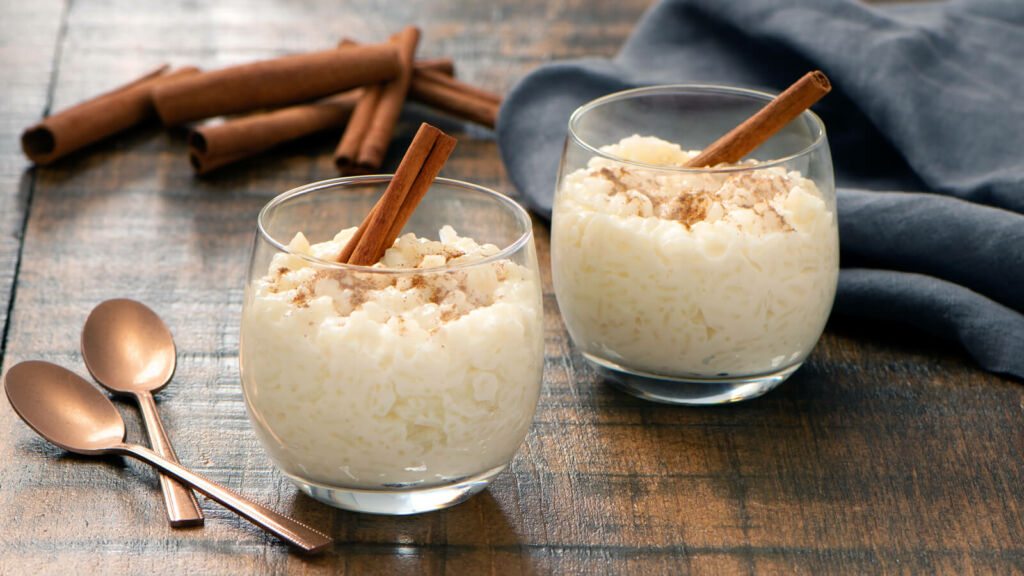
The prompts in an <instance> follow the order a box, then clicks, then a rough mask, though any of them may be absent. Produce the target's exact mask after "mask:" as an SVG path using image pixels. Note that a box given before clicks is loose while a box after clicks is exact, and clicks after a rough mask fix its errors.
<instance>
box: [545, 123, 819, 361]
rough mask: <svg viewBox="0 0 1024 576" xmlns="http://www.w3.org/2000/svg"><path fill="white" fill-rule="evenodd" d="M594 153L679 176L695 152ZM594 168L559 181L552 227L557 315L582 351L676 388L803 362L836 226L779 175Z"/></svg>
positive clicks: (650, 146) (650, 148)
mask: <svg viewBox="0 0 1024 576" xmlns="http://www.w3.org/2000/svg"><path fill="white" fill-rule="evenodd" d="M601 151H602V152H604V153H606V154H609V155H611V156H614V157H616V158H621V159H623V160H626V161H629V162H635V163H643V164H652V165H658V166H666V167H680V168H681V167H682V166H683V165H684V164H685V162H686V161H687V160H689V159H690V158H692V157H693V156H695V155H696V154H697V152H690V151H684V150H681V149H680V147H679V146H678V145H676V144H672V143H669V142H666V141H664V140H660V139H658V138H653V137H644V136H631V137H628V138H625V139H623V140H621V141H620V142H619V143H617V144H613V145H609V146H605V147H603V148H601ZM629 162H625V163H623V162H615V161H613V160H611V159H608V158H603V157H599V156H595V157H593V158H591V159H590V161H589V162H588V164H587V166H586V167H585V168H581V169H579V170H576V171H575V172H572V173H570V174H568V175H566V176H565V177H564V178H563V181H562V182H561V187H562V189H561V190H560V191H559V193H558V194H557V195H556V205H555V209H554V220H553V223H552V232H551V234H552V273H553V275H554V280H555V292H556V295H557V298H558V304H559V307H560V309H561V311H562V315H563V317H564V318H565V320H566V324H567V325H568V328H569V331H570V333H571V335H572V337H573V341H574V342H575V343H576V345H577V346H578V347H580V348H581V349H582V350H583V351H584V352H586V353H588V354H590V355H592V356H596V357H598V358H600V359H603V360H606V361H610V362H613V363H615V364H619V365H621V366H623V367H625V368H629V369H632V370H636V371H640V372H648V373H653V374H657V375H661V376H674V377H680V378H686V377H691V378H716V377H740V376H749V375H757V374H767V373H771V372H774V371H779V370H782V369H785V368H787V367H790V366H794V365H796V364H798V363H799V362H801V361H802V360H803V358H804V357H805V356H806V355H807V353H808V352H809V351H810V349H811V348H812V347H813V346H814V343H815V342H816V341H817V339H818V337H819V336H820V335H821V332H822V330H823V328H824V325H825V321H826V319H827V318H828V314H829V311H830V310H831V307H832V300H833V297H834V296H835V288H836V279H837V276H838V268H839V265H838V260H839V256H838V253H839V252H838V233H837V228H836V222H835V216H834V214H833V211H832V208H831V207H830V206H829V203H827V202H826V201H825V199H824V198H823V197H822V194H821V193H820V192H819V190H818V188H817V187H816V186H815V184H814V182H813V181H811V180H810V179H808V178H806V177H804V176H803V175H801V174H800V173H799V172H796V171H791V172H787V171H786V170H785V169H784V168H782V167H768V168H762V169H755V168H756V167H757V166H758V163H757V162H755V161H747V162H745V163H743V164H741V165H739V166H744V167H746V166H749V167H750V168H751V169H750V170H743V171H733V172H682V171H670V170H657V169H653V168H645V167H643V166H640V165H638V164H631V163H629Z"/></svg>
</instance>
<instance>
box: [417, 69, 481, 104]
mask: <svg viewBox="0 0 1024 576" xmlns="http://www.w3.org/2000/svg"><path fill="white" fill-rule="evenodd" d="M416 78H417V79H418V80H420V81H424V82H433V83H435V84H440V85H442V86H444V87H446V88H450V89H452V90H456V91H458V92H462V93H464V94H468V95H470V96H473V97H475V98H479V99H480V100H484V101H487V102H491V103H493V104H501V95H500V94H495V93H494V92H491V91H489V90H484V89H483V88H479V87H477V86H473V85H472V84H466V83H465V82H460V81H459V80H456V79H455V78H452V77H451V75H450V74H447V75H446V74H443V73H440V72H438V71H435V70H423V69H420V70H417V73H416Z"/></svg>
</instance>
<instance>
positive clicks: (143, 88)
mask: <svg viewBox="0 0 1024 576" xmlns="http://www.w3.org/2000/svg"><path fill="white" fill-rule="evenodd" d="M169 68H170V66H168V65H167V64H164V65H163V66H160V67H159V68H157V69H156V70H153V71H152V72H149V73H147V74H145V75H144V76H142V77H141V78H138V79H137V80H133V81H132V82H129V83H128V84H125V85H124V86H121V87H120V88H116V89H114V90H111V91H110V92H107V93H105V94H101V95H99V96H97V97H95V98H93V99H91V100H87V101H85V102H82V103H81V104H78V105H75V106H72V107H71V108H68V109H66V110H63V111H61V112H58V113H57V114H54V115H52V116H50V117H48V118H46V119H44V120H43V121H42V122H40V123H38V124H36V125H35V126H32V127H30V128H28V129H27V130H25V132H24V133H22V135H21V148H22V150H24V152H25V155H26V156H28V157H29V159H31V160H32V161H33V162H35V163H36V164H39V165H41V166H44V165H46V164H50V163H52V162H54V161H55V160H57V159H59V158H61V157H63V156H65V155H66V154H69V153H71V152H74V151H75V150H78V149H79V148H82V147H83V146H86V145H88V144H92V143H94V142H98V141H99V140H102V139H104V138H106V137H108V136H112V135H114V134H117V133H118V132H121V131H123V130H126V129H128V128H131V127H132V126H134V125H136V124H139V123H141V122H144V121H146V120H149V119H150V118H153V117H155V116H156V111H155V110H154V108H153V88H154V87H155V86H158V85H159V84H161V83H164V82H167V81H173V80H175V79H177V78H181V77H185V76H188V75H191V74H198V73H199V69H198V68H192V67H187V68H180V69H178V70H175V71H173V72H168V70H169Z"/></svg>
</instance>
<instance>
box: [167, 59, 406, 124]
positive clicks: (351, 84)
mask: <svg viewBox="0 0 1024 576" xmlns="http://www.w3.org/2000/svg"><path fill="white" fill-rule="evenodd" d="M400 71H401V63H400V62H399V59H398V54H397V52H396V50H395V47H394V46H392V45H389V44H378V45H361V46H344V47H341V48H335V49H332V50H325V51H322V52H312V53H308V54H295V55H291V56H284V57H281V58H275V59H272V60H264V61H262V62H253V63H251V64H243V65H240V66H232V67H229V68H223V69H220V70H214V71H212V72H206V73H203V74H197V75H195V76H193V77H190V78H182V79H181V80H178V81H175V82H168V83H166V84H164V85H161V86H159V87H158V89H156V90H154V91H153V98H154V102H155V104H156V109H157V112H158V113H159V115H160V120H161V121H163V123H164V125H167V126H172V125H176V124H181V123H184V122H191V121H194V120H201V119H204V118H210V117H212V116H220V115H223V114H235V113H239V112H249V111H252V110H256V109H260V108H274V107H278V106H285V105H288V104H296V103H299V102H305V101H308V100H312V99H314V98H320V97H322V96H328V95H330V94H335V93H338V92H341V91H343V90H348V89H350V88H355V87H357V86H362V85H365V84H372V83H374V82H383V81H387V80H391V79H392V78H395V77H396V76H397V75H398V74H399V72H400Z"/></svg>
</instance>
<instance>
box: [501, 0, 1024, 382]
mask: <svg viewBox="0 0 1024 576" xmlns="http://www.w3.org/2000/svg"><path fill="white" fill-rule="evenodd" d="M812 69H821V70H823V71H824V72H825V73H826V74H827V75H828V76H829V78H830V79H831V81H832V84H833V91H832V93H831V94H829V95H828V96H826V97H825V99H824V100H822V101H821V102H819V104H818V105H816V106H815V111H816V112H818V113H819V114H820V115H821V117H822V119H823V120H824V121H825V125H826V128H827V130H828V135H829V143H830V145H831V147H832V153H833V158H834V162H835V167H836V178H837V182H838V185H839V187H840V189H839V193H838V194H839V203H838V205H839V208H838V211H839V234H840V246H841V251H842V256H841V257H842V265H843V269H842V270H841V272H840V276H839V290H838V293H837V296H836V305H835V309H834V310H835V312H836V313H839V314H848V315H855V316H861V317H867V318H878V319H885V320H895V321H901V322H906V323H909V324H912V325H915V326H917V327H918V328H920V329H922V330H924V331H926V332H929V333H932V334H935V335H939V336H942V337H946V338H950V339H955V340H958V341H959V342H960V343H962V345H963V346H964V348H965V349H966V350H967V351H968V352H969V353H970V354H971V355H972V356H973V357H974V358H975V359H976V360H977V361H978V363H979V364H980V365H981V366H982V367H984V368H985V369H987V370H990V371H993V372H999V373H1003V374H1010V375H1014V376H1017V377H1019V378H1024V314H1022V313H1024V96H1022V95H1024V2H1021V1H1020V0H1002V1H997V0H963V1H959V2H957V1H952V2H941V3H925V4H920V3H914V4H896V5H884V6H881V7H871V6H867V5H864V4H861V3H859V2H856V1H854V0H662V1H661V2H659V3H658V4H656V5H654V7H653V8H652V9H651V10H649V11H648V13H647V14H646V15H645V16H644V18H643V19H642V20H641V21H640V23H639V24H638V25H637V27H636V29H635V30H634V32H633V34H632V36H631V37H630V39H629V40H628V41H627V42H626V45H625V46H624V47H623V48H622V50H621V52H620V53H619V55H618V56H617V57H616V58H614V59H613V60H603V59H584V60H577V61H572V62H560V63H553V64H550V65H546V66H542V67H541V68H539V69H537V70H535V71H534V72H532V73H531V74H529V75H528V76H527V77H525V78H523V79H522V80H521V81H520V82H519V83H518V84H517V85H516V86H515V87H514V88H513V89H512V91H511V92H510V93H509V95H508V97H507V98H506V100H505V103H504V104H503V106H502V109H501V113H500V116H499V119H498V144H499V146H500V149H501V153H502V157H503V159H504V160H505V164H506V166H507V168H508V171H509V175H510V176H511V178H512V180H513V182H514V183H515V185H516V186H517V187H518V188H519V190H520V191H521V192H522V193H523V196H524V198H525V199H526V203H527V204H528V205H529V206H530V208H531V209H533V210H534V211H536V212H537V213H539V214H541V215H542V216H544V217H548V216H550V211H551V201H552V196H553V194H554V183H555V178H556V174H557V169H558V162H559V158H560V155H561V150H562V145H563V143H564V140H565V131H566V125H567V122H568V119H569V115H570V114H571V113H572V111H573V110H574V109H575V108H576V107H578V106H580V105H581V104H584V103H585V102H587V101H589V100H592V99H593V98H596V97H598V96H601V95H604V94H607V93H610V92H616V91H619V90H625V89H628V88H633V87H636V86H641V85H649V84H660V83H687V82H688V83H702V84H704V83H711V84H726V85H733V86H744V87H752V88H761V89H766V90H770V91H775V92H778V91H781V90H782V89H783V88H785V87H786V86H787V85H789V84H790V83H792V82H793V81H795V80H796V79H797V78H799V77H800V76H801V75H802V74H803V73H805V72H807V71H808V70H812Z"/></svg>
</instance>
